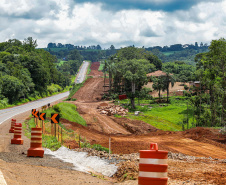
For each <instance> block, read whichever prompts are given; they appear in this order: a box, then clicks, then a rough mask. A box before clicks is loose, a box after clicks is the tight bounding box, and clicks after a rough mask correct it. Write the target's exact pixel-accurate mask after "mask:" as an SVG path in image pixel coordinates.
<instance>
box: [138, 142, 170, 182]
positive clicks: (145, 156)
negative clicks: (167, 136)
mask: <svg viewBox="0 0 226 185" xmlns="http://www.w3.org/2000/svg"><path fill="white" fill-rule="evenodd" d="M167 158H168V152H167V151H162V150H158V145H157V143H151V146H150V150H140V163H139V177H138V184H139V185H150V184H151V185H167V181H168V178H167V168H168V164H167Z"/></svg>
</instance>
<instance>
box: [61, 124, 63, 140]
mask: <svg viewBox="0 0 226 185" xmlns="http://www.w3.org/2000/svg"><path fill="white" fill-rule="evenodd" d="M61 144H63V134H62V127H61Z"/></svg>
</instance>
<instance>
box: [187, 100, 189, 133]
mask: <svg viewBox="0 0 226 185" xmlns="http://www.w3.org/2000/svg"><path fill="white" fill-rule="evenodd" d="M188 127H189V118H188V102H187V130H188Z"/></svg>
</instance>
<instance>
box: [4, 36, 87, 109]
mask: <svg viewBox="0 0 226 185" xmlns="http://www.w3.org/2000/svg"><path fill="white" fill-rule="evenodd" d="M36 47H37V40H33V39H32V37H28V38H26V39H25V40H24V41H23V42H21V41H19V40H17V39H10V40H8V41H6V42H2V43H0V108H4V107H6V106H7V105H8V104H16V103H17V102H20V101H24V102H27V101H30V100H34V99H36V98H38V97H45V96H48V95H51V94H53V93H56V92H61V91H63V90H66V89H68V87H69V86H70V85H71V79H70V78H71V76H70V75H74V74H75V73H76V72H77V70H78V68H79V66H80V65H81V63H82V60H83V58H82V57H81V56H80V54H79V53H77V52H76V51H70V52H69V53H68V59H69V61H68V63H67V65H69V66H70V70H67V69H65V68H63V67H59V68H57V67H56V66H57V65H56V62H57V58H56V56H53V55H51V54H50V53H49V52H47V51H45V50H43V49H36Z"/></svg>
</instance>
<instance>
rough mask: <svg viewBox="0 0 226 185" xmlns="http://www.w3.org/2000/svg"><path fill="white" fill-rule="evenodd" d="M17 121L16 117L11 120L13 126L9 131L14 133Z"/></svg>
mask: <svg viewBox="0 0 226 185" xmlns="http://www.w3.org/2000/svg"><path fill="white" fill-rule="evenodd" d="M15 123H16V120H15V119H12V120H11V128H10V129H9V133H14V125H15Z"/></svg>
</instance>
